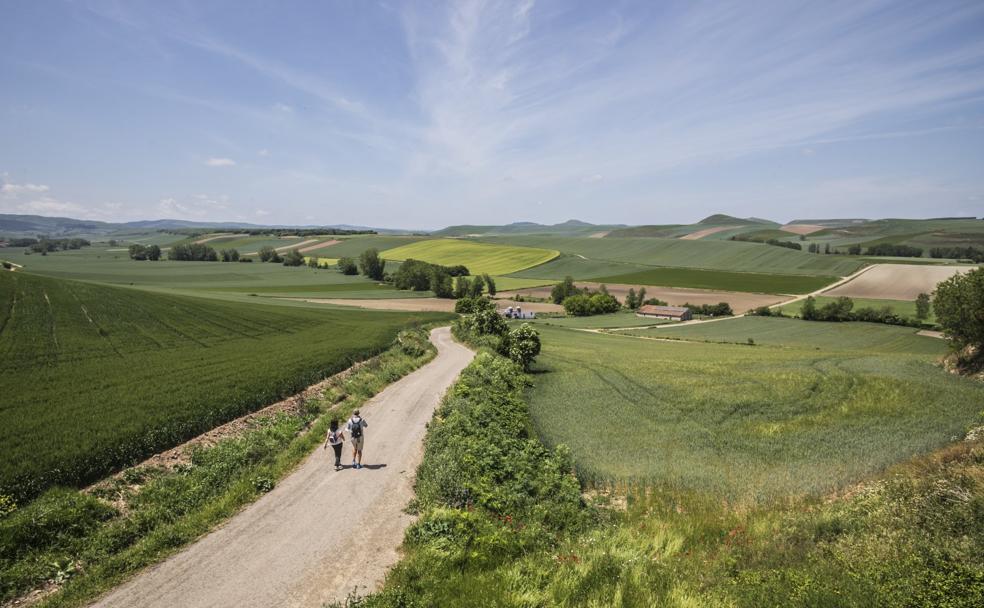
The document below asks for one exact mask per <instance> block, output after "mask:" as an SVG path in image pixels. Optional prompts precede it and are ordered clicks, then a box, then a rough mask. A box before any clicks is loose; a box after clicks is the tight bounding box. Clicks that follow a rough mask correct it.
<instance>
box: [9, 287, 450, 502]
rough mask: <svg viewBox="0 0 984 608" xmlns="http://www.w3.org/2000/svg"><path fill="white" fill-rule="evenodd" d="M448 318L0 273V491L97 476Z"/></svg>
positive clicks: (17, 492)
mask: <svg viewBox="0 0 984 608" xmlns="http://www.w3.org/2000/svg"><path fill="white" fill-rule="evenodd" d="M444 318H447V315H440V314H432V313H415V314H407V313H381V312H378V311H372V312H369V311H359V310H340V309H333V310H310V309H305V308H288V307H276V306H264V305H261V304H251V305H247V304H238V303H229V302H218V301H211V300H205V299H200V298H188V297H180V296H172V295H164V294H154V293H148V292H143V291H138V290H133V289H122V288H114V287H107V286H101V285H93V284H88V283H80V282H75V281H63V280H58V279H52V278H47V277H41V276H33V275H30V274H25V273H23V272H16V273H11V272H0V395H3V407H2V408H0V494H9V495H13V496H18V497H28V496H32V495H35V494H37V493H38V492H39V491H41V490H43V489H44V488H46V487H48V486H51V485H53V484H67V485H78V484H83V483H86V482H90V481H94V480H96V479H98V478H100V477H101V476H103V475H105V474H106V473H108V472H109V471H111V470H113V469H115V468H117V467H120V466H123V465H126V464H130V463H133V462H135V461H138V460H139V459H141V458H143V457H145V456H147V455H149V454H152V453H154V452H157V451H160V450H162V449H166V448H168V447H171V446H173V445H176V444H177V443H180V442H181V441H183V440H185V439H188V438H190V437H192V436H194V435H197V434H199V433H201V432H203V431H205V430H208V429H210V428H212V427H214V426H216V425H218V424H221V423H223V422H225V421H227V420H230V419H232V418H235V417H237V416H240V415H242V414H245V413H247V412H249V411H252V410H255V409H257V408H259V407H261V406H263V405H266V404H268V403H272V402H275V401H277V400H278V399H281V398H283V397H285V396H287V395H290V394H293V393H295V392H297V391H298V390H299V389H301V388H303V387H304V386H306V385H308V384H310V383H312V382H314V381H317V380H318V379H320V378H323V377H325V376H326V375H330V374H333V373H335V372H338V371H340V370H342V369H344V368H346V367H348V366H349V365H351V364H352V362H354V361H356V360H359V359H364V358H366V357H368V356H370V355H372V354H373V353H376V352H379V351H380V350H382V349H383V348H385V347H386V346H388V345H389V344H390V343H391V341H392V340H393V338H394V337H395V335H396V333H397V332H398V331H399V330H400V328H402V327H405V326H407V325H408V324H410V323H414V322H420V321H425V320H436V319H444Z"/></svg>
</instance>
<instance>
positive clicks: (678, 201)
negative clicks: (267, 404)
mask: <svg viewBox="0 0 984 608" xmlns="http://www.w3.org/2000/svg"><path fill="white" fill-rule="evenodd" d="M982 169H984V2H981V1H980V0H970V1H967V2H960V1H950V0H935V1H933V2H925V1H924V0H920V1H916V2H905V1H890V2H886V1H873V2H866V1H859V0H851V1H849V2H836V1H825V2H798V1H795V0H778V1H774V2H772V1H768V0H756V1H754V2H733V1H729V2H700V1H693V0H687V1H681V2H675V1H672V0H665V1H660V2H652V1H642V2H619V1H610V2H597V1H594V0H591V1H586V2H577V1H572V0H558V1H544V0H520V1H516V2H494V1H487V2H483V1H470V0H461V1H457V2H448V3H443V2H438V1H429V0H428V1H408V2H396V1H389V0H387V1H385V2H371V1H368V0H366V1H359V0H348V1H338V2H330V1H311V2H301V1H284V2H254V1H251V0H234V1H230V2H225V1H218V0H194V1H190V2H181V1H178V0H169V1H167V2H158V1H146V2H142V1H139V0H127V1H125V2H113V1H95V0H93V1H82V0H79V1H64V2H63V1H58V0H44V1H38V2H27V1H21V0H0V213H26V214H40V215H57V216H68V217H77V218H85V219H99V220H107V221H129V220H138V219H159V218H174V219H187V220H203V221H205V220H207V221H244V222H253V223H260V224H297V225H308V224H316V225H329V224H356V225H368V226H378V227H401V228H417V229H429V228H439V227H442V226H446V225H451V224H462V223H468V224H503V223H509V222H513V221H537V222H544V223H555V222H561V221H564V220H567V219H570V218H577V219H580V220H584V221H590V222H594V223H624V224H666V223H689V222H692V221H696V220H698V219H700V218H701V217H703V216H706V215H709V214H712V213H728V214H732V215H736V216H741V217H749V216H754V217H765V218H770V219H774V220H777V221H788V220H792V219H803V218H833V217H871V218H876V217H940V216H970V215H975V216H978V217H981V216H984V170H982Z"/></svg>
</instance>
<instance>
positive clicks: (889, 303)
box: [782, 296, 936, 323]
mask: <svg viewBox="0 0 984 608" xmlns="http://www.w3.org/2000/svg"><path fill="white" fill-rule="evenodd" d="M815 299H816V301H817V306H818V307H820V306H823V305H824V304H828V303H830V302H833V301H835V300H836V299H837V298H834V297H831V296H818V297H816V298H815ZM851 300H853V301H854V309H855V310H857V309H858V308H875V309H882V308H891V309H892V312H894V313H895V314H897V315H899V316H900V317H908V318H915V317H916V303H915V302H914V301H908V300H877V299H873V298H851ZM802 308H803V300H800V301H799V302H793V303H792V304H786V305H785V306H783V307H782V312H783V314H787V315H791V316H799V314H800V311H801V310H802ZM926 322H927V323H936V315H935V313H934V312H933V310H932V306H930V312H929V318H928V319H926Z"/></svg>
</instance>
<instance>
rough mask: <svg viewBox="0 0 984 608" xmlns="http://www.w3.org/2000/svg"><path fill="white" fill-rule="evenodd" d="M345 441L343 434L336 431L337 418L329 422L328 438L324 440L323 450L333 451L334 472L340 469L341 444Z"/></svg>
mask: <svg viewBox="0 0 984 608" xmlns="http://www.w3.org/2000/svg"><path fill="white" fill-rule="evenodd" d="M343 441H345V433H343V432H342V431H339V430H338V418H335V419H334V420H332V421H331V425H330V426H329V428H328V437H326V438H325V445H324V447H323V448H321V449H323V450H326V449H328V446H329V445H330V446H331V449H332V450H334V451H335V470H336V471H340V470H341V468H342V442H343Z"/></svg>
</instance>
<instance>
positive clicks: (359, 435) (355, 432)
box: [345, 410, 369, 469]
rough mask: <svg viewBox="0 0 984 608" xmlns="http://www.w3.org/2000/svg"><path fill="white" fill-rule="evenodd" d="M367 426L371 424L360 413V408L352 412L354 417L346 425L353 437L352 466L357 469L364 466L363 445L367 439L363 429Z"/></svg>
mask: <svg viewBox="0 0 984 608" xmlns="http://www.w3.org/2000/svg"><path fill="white" fill-rule="evenodd" d="M367 426H369V424H368V423H367V422H366V421H365V419H364V418H362V416H360V415H359V410H355V411H354V412H352V417H351V418H349V421H348V424H346V425H345V428H346V429H348V432H349V435H350V436H351V437H352V467H353V468H356V469H361V468H362V446H363V444H365V441H366V437H365V434H364V431H363V429H365V428H366V427H367Z"/></svg>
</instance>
